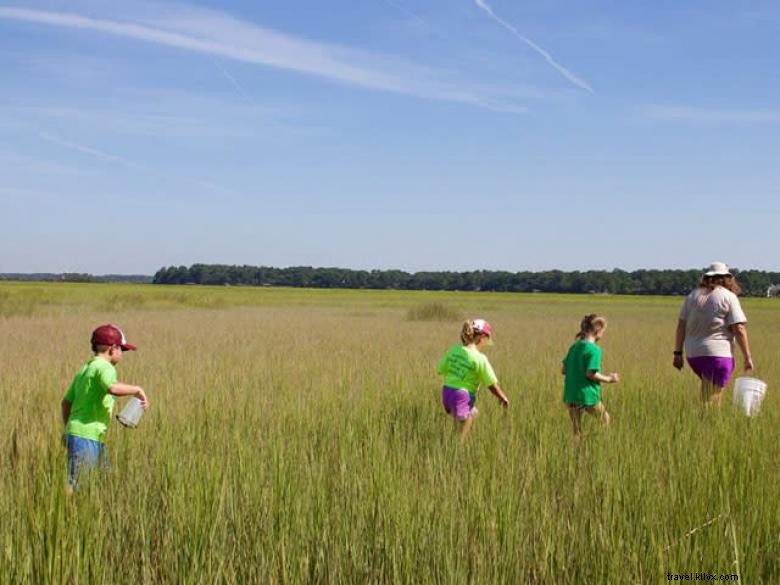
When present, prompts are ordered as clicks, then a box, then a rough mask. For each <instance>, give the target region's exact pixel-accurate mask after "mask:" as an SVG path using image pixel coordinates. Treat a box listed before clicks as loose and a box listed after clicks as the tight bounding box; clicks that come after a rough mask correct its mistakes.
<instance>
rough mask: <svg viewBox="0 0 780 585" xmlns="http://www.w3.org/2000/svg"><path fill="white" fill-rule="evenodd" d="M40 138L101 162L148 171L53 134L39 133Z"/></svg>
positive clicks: (143, 167)
mask: <svg viewBox="0 0 780 585" xmlns="http://www.w3.org/2000/svg"><path fill="white" fill-rule="evenodd" d="M38 136H39V137H40V138H41V139H42V140H45V141H46V142H49V143H51V144H56V145H57V146H61V147H63V148H68V149H70V150H74V151H76V152H80V153H81V154H87V155H89V156H92V157H95V158H99V159H101V160H104V161H107V162H112V163H118V164H121V165H123V166H126V167H128V168H131V169H134V170H146V167H145V166H143V165H140V164H138V163H136V162H133V161H131V160H127V159H126V158H122V157H121V156H116V155H113V154H109V153H107V152H103V151H102V150H98V149H97V148H92V147H90V146H85V145H83V144H79V143H77V142H71V141H69V140H64V139H62V138H60V137H59V136H55V135H53V134H49V133H47V132H39V133H38Z"/></svg>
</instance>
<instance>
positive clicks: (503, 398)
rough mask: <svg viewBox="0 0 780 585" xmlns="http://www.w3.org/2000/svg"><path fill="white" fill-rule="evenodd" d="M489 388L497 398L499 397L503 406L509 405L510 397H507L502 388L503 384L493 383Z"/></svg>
mask: <svg viewBox="0 0 780 585" xmlns="http://www.w3.org/2000/svg"><path fill="white" fill-rule="evenodd" d="M488 389H490V391H491V392H492V393H493V394H494V395H495V397H496V398H498V401H499V402H500V403H501V406H509V398H507V397H506V394H504V391H503V390H501V386H499V385H498V384H491V385H490V386H488Z"/></svg>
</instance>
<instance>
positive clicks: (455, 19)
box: [0, 0, 780, 274]
mask: <svg viewBox="0 0 780 585" xmlns="http://www.w3.org/2000/svg"><path fill="white" fill-rule="evenodd" d="M779 32H780V4H778V3H776V2H774V1H766V2H760V1H756V2H751V1H739V0H737V1H735V0H730V1H725V0H691V1H688V2H675V1H667V0H658V1H653V2H626V1H625V0H613V1H607V0H593V1H588V2H585V1H581V0H566V1H562V0H538V1H537V0H529V1H525V2H519V1H517V0H446V1H444V0H360V1H359V2H358V1H355V0H352V1H347V0H330V1H327V2H325V1H322V0H316V1H315V0H285V2H269V1H265V0H253V1H251V2H249V1H235V2H220V3H216V2H208V1H205V0H203V1H201V2H197V3H195V2H191V3H175V2H163V3H155V2H147V1H138V2H136V1H134V0H126V1H123V2H121V3H115V2H106V1H97V0H69V1H68V2H62V1H58V2H55V1H45V0H42V1H38V0H25V1H24V2H15V3H14V2H10V3H9V2H6V1H5V0H0V273H1V272H89V273H93V274H107V273H123V274H131V273H132V274H153V273H154V272H155V271H156V270H158V269H159V268H160V267H162V266H170V265H182V264H183V265H190V264H193V263H196V262H205V263H224V264H250V265H265V266H278V267H286V266H338V267H345V268H355V269H372V268H379V269H390V268H398V269H403V270H409V271H417V270H473V269H487V270H511V271H519V270H548V269H563V270H587V269H612V268H623V269H627V270H634V269H638V268H700V267H704V266H706V265H708V264H709V263H710V262H712V261H714V260H722V261H725V262H727V263H728V264H729V265H730V266H735V267H738V268H743V269H745V268H759V269H765V270H778V269H780V256H778V250H780V229H778V227H777V226H778V219H780V197H778V194H779V193H778V185H780V164H778V163H779V162H780V160H778V159H779V158H780V157H779V156H778V155H780V139H779V137H780V102H779V101H778V96H780V70H779V69H778V67H777V62H776V59H777V55H778V54H780V34H778V33H779Z"/></svg>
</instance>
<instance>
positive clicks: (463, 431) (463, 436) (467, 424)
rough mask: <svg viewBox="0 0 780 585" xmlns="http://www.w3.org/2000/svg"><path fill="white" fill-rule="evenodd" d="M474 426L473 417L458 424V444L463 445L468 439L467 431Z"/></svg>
mask: <svg viewBox="0 0 780 585" xmlns="http://www.w3.org/2000/svg"><path fill="white" fill-rule="evenodd" d="M472 426H474V417H472V416H470V417H468V418H467V419H466V420H464V421H463V422H462V423H460V442H461V443H463V444H465V443H466V441H467V440H468V438H469V431H471V427H472Z"/></svg>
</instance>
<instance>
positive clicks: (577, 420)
mask: <svg viewBox="0 0 780 585" xmlns="http://www.w3.org/2000/svg"><path fill="white" fill-rule="evenodd" d="M569 418H570V419H571V428H572V431H573V432H574V437H573V440H574V446H575V447H578V446H579V444H580V443H581V442H582V411H581V410H580V409H579V408H575V407H571V406H570V407H569Z"/></svg>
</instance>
